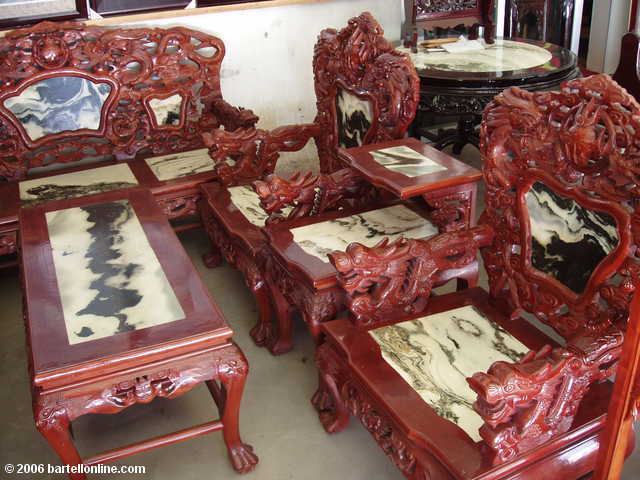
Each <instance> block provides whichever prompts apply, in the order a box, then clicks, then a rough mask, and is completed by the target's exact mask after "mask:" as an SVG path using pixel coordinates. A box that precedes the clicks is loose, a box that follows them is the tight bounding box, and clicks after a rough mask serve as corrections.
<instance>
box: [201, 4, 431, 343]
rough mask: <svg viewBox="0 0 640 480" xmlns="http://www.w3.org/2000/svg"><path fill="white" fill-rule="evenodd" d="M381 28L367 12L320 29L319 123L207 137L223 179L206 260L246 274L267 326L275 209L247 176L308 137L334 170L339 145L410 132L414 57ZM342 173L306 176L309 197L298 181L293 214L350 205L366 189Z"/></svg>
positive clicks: (213, 204)
mask: <svg viewBox="0 0 640 480" xmlns="http://www.w3.org/2000/svg"><path fill="white" fill-rule="evenodd" d="M383 34H384V31H383V30H382V27H380V25H379V24H378V23H377V22H376V20H375V19H374V18H373V17H372V16H371V14H369V13H367V12H365V13H363V14H361V15H360V16H358V17H355V18H352V19H351V20H350V21H349V24H348V25H347V26H346V27H345V28H343V29H342V30H340V31H339V32H338V31H336V30H334V29H326V30H323V31H322V32H321V34H320V36H319V38H318V42H317V44H316V46H315V51H314V60H313V69H314V79H315V90H316V97H317V103H316V105H317V109H318V115H317V117H316V120H315V122H314V123H312V124H307V125H289V126H283V127H280V128H277V129H275V130H272V131H270V132H268V131H265V130H239V131H237V132H226V131H222V130H218V131H216V132H214V133H213V134H212V135H210V136H207V140H206V141H207V142H209V144H210V145H211V146H212V155H213V157H214V158H215V159H216V173H217V175H218V176H219V178H220V179H221V181H222V183H223V184H224V186H223V185H216V184H207V185H203V186H202V192H203V199H202V202H201V214H202V219H203V223H204V225H205V228H206V230H207V233H208V235H209V238H210V239H211V244H212V251H211V253H209V254H207V255H206V256H205V258H204V261H205V264H206V265H207V266H209V267H214V266H216V265H218V264H219V262H220V261H221V260H222V259H223V258H224V259H226V260H227V261H228V262H229V263H230V264H232V265H234V266H236V267H237V268H238V269H240V271H242V272H243V274H244V277H245V281H246V283H247V285H248V286H249V287H250V288H251V290H252V291H253V293H254V296H255V297H256V301H257V303H258V306H259V310H260V316H261V320H260V321H259V323H258V325H266V324H269V323H270V321H269V320H268V318H269V315H270V308H269V304H270V301H269V294H268V292H267V290H266V285H265V283H264V279H263V277H262V274H261V270H260V262H261V261H262V258H261V254H260V251H261V249H262V248H263V245H264V236H263V234H262V232H261V229H262V227H263V226H264V221H265V220H266V218H267V217H268V215H269V213H271V212H270V211H269V212H267V213H265V212H264V211H263V209H262V207H261V206H260V205H259V201H260V199H259V198H258V196H257V195H256V194H255V193H254V192H253V190H252V189H251V187H250V186H248V183H249V182H250V181H252V180H255V179H256V178H258V177H261V176H266V175H268V174H270V173H272V172H273V169H274V167H275V164H276V161H277V159H278V156H279V152H280V151H294V150H300V149H301V148H302V147H303V146H304V145H305V144H306V142H307V141H308V140H309V139H310V138H314V140H315V144H316V147H317V149H318V157H319V160H320V168H321V170H322V171H323V172H334V171H336V170H337V169H338V168H341V167H342V164H341V161H340V159H339V155H338V149H339V148H340V147H351V146H357V145H360V144H370V143H375V142H381V141H385V140H390V139H395V138H401V137H402V136H404V135H405V133H406V131H407V128H408V126H409V124H410V123H411V120H412V119H413V116H414V114H415V109H416V105H417V102H418V88H419V85H418V77H417V75H416V73H415V69H414V68H413V66H412V65H411V62H410V61H409V59H408V58H407V57H406V56H405V55H402V54H400V53H398V52H397V51H395V50H394V49H393V47H392V46H391V44H389V42H387V41H386V40H385V39H384V38H383ZM229 158H232V159H233V162H229V161H228V159H229ZM336 175H338V177H337V178H335V179H333V177H331V176H330V175H328V174H327V175H321V176H320V177H318V178H316V177H314V178H313V179H311V178H309V177H307V178H306V181H307V186H309V185H310V184H313V186H312V187H310V189H309V188H307V189H304V191H305V193H306V194H308V193H309V192H314V193H313V194H312V195H311V196H309V195H307V197H306V198H302V197H297V196H296V194H295V192H299V191H300V187H301V186H302V185H301V184H299V185H297V186H296V188H293V190H292V192H294V193H293V194H294V196H293V197H292V198H291V199H290V200H291V201H292V202H293V201H295V202H297V203H298V205H299V207H300V208H298V209H297V211H296V212H294V217H295V216H309V215H317V214H318V213H321V212H323V211H325V210H333V209H336V208H338V207H342V206H345V202H347V203H349V201H350V200H349V199H353V198H354V196H359V195H356V193H357V192H360V191H361V190H364V189H366V186H363V185H361V183H362V182H361V181H360V180H359V179H357V178H355V177H353V178H350V175H349V174H347V175H346V176H344V175H342V174H340V173H337V174H336ZM314 182H315V183H314ZM336 182H337V183H336ZM294 183H295V182H294ZM316 187H317V191H316V190H315V189H316ZM232 194H233V195H237V196H239V197H241V199H243V200H244V202H245V203H246V204H247V209H248V211H245V212H244V213H243V211H242V209H241V208H239V207H238V205H237V204H234V202H233V199H232ZM321 199H322V200H321ZM318 201H320V203H321V204H320V203H317V202H318ZM303 206H309V207H310V208H308V209H305V208H303ZM274 207H275V206H274ZM249 211H252V212H254V214H255V215H254V214H251V213H250V212H249ZM249 217H251V218H249ZM253 338H254V340H256V341H257V342H258V343H263V342H264V337H263V335H262V334H260V333H259V332H258V330H256V329H254V330H253Z"/></svg>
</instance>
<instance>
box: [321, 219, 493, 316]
mask: <svg viewBox="0 0 640 480" xmlns="http://www.w3.org/2000/svg"><path fill="white" fill-rule="evenodd" d="M489 241H490V230H488V229H486V228H482V227H477V228H473V229H471V230H467V231H462V232H450V233H443V234H440V235H436V236H435V237H431V238H430V239H428V240H418V239H406V238H399V239H398V240H395V241H394V242H391V243H389V241H388V239H386V238H385V239H383V240H382V241H380V242H379V243H378V244H377V245H376V246H374V247H365V246H364V245H362V244H360V243H356V242H354V243H352V244H350V245H349V246H348V247H347V251H346V252H334V253H330V254H329V259H330V261H331V263H332V264H333V266H334V267H335V268H336V270H337V271H338V283H339V284H340V286H341V287H342V288H343V289H344V290H345V292H346V294H347V302H348V305H349V309H350V310H351V312H352V313H353V315H354V316H355V323H356V325H358V326H360V327H371V326H372V325H374V324H375V323H378V322H385V321H389V318H390V315H391V314H393V313H397V314H412V313H418V312H420V311H421V310H422V309H423V308H424V307H425V305H426V302H427V300H428V297H429V295H430V293H431V288H432V287H433V285H434V283H435V282H436V281H437V277H436V273H437V272H438V271H443V270H449V269H458V268H462V267H464V266H466V265H469V264H471V263H472V262H475V261H476V256H477V253H478V248H479V247H480V246H482V245H486V244H487V243H488V242H489Z"/></svg>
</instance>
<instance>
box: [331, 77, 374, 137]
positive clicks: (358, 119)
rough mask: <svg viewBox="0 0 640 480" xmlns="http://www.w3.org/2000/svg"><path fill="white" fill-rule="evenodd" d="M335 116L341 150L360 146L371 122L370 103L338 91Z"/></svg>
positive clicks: (343, 91)
mask: <svg viewBox="0 0 640 480" xmlns="http://www.w3.org/2000/svg"><path fill="white" fill-rule="evenodd" d="M336 116H337V122H338V143H339V144H340V146H341V147H343V148H352V147H359V146H361V145H362V144H363V143H364V138H365V136H366V134H367V132H368V131H369V129H370V128H371V124H372V122H373V113H372V108H371V103H370V102H369V101H367V100H361V99H360V98H358V97H356V96H355V95H353V94H351V93H349V92H347V91H345V90H342V89H338V93H337V95H336Z"/></svg>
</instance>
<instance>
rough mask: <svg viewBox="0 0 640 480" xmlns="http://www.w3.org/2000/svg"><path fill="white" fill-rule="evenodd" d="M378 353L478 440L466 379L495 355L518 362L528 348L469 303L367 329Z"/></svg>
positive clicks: (472, 394)
mask: <svg viewBox="0 0 640 480" xmlns="http://www.w3.org/2000/svg"><path fill="white" fill-rule="evenodd" d="M369 333H370V334H371V336H372V337H373V339H374V340H375V341H376V342H377V343H378V345H380V350H381V352H382V357H383V358H384V359H385V361H386V362H387V363H388V364H389V365H390V366H391V367H393V369H394V370H395V371H396V372H397V373H398V374H399V375H400V376H401V377H402V378H403V379H404V380H405V381H406V382H407V383H408V384H409V385H410V386H411V387H412V388H413V389H414V390H415V391H416V392H417V393H418V394H419V395H420V396H421V397H422V399H423V400H424V401H425V402H426V403H427V404H428V405H429V406H430V407H431V408H433V409H434V410H435V412H436V413H437V414H438V415H440V416H441V417H442V418H445V419H447V420H450V421H452V422H454V423H456V424H457V425H458V426H459V427H460V428H462V429H463V430H464V431H465V432H466V433H467V435H469V436H470V437H471V438H472V439H473V440H475V441H480V435H479V433H478V429H479V428H480V427H481V426H482V423H483V422H482V419H481V418H480V416H479V415H478V414H477V413H476V412H475V411H474V410H473V407H472V405H473V402H474V401H475V400H476V394H475V392H474V391H473V390H471V388H470V387H469V385H468V384H467V382H466V378H467V377H471V376H472V375H473V374H474V373H476V372H486V371H487V370H488V369H489V367H490V366H491V364H492V363H494V362H497V361H499V360H503V361H507V362H516V361H518V360H520V359H521V358H522V357H523V356H524V354H525V353H526V352H528V351H529V349H528V348H527V347H526V346H525V345H523V344H522V343H520V341H518V340H517V339H516V338H514V337H513V336H512V335H510V334H509V333H508V332H507V331H505V330H504V329H503V328H501V327H500V326H498V325H496V324H495V323H493V322H491V321H490V320H488V319H487V318H486V317H485V316H484V315H483V314H482V313H481V312H479V311H478V310H477V309H475V308H474V307H473V306H465V307H460V308H456V309H453V310H449V311H447V312H442V313H437V314H435V315H429V316H426V317H422V318H418V319H416V320H409V321H406V322H401V323H397V324H395V325H390V326H387V327H381V328H377V329H375V330H371V331H370V332H369Z"/></svg>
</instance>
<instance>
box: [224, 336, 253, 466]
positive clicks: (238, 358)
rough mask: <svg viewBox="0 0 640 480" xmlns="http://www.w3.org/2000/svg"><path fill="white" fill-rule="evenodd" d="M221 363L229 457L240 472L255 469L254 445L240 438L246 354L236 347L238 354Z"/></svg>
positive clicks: (225, 429) (247, 367) (225, 435)
mask: <svg viewBox="0 0 640 480" xmlns="http://www.w3.org/2000/svg"><path fill="white" fill-rule="evenodd" d="M225 360H226V362H225V361H223V362H222V363H221V366H220V371H219V378H220V382H221V383H222V385H223V386H224V389H225V392H226V393H225V395H224V402H223V404H224V409H223V412H222V423H223V425H224V428H223V431H222V433H223V436H224V443H225V444H226V445H227V450H228V452H229V459H230V460H231V464H232V465H233V468H234V469H235V470H236V472H238V473H247V472H250V471H251V470H253V469H254V468H255V466H256V464H257V463H258V457H257V456H256V455H255V454H254V453H253V447H251V445H247V444H246V443H243V442H242V439H241V438H240V426H239V420H240V401H241V400H242V392H243V391H244V383H245V381H246V379H247V373H248V370H249V366H248V364H247V361H246V359H245V358H244V355H243V354H242V352H241V351H240V349H238V348H237V347H236V354H235V355H232V356H229V357H228V358H226V359H225Z"/></svg>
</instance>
